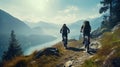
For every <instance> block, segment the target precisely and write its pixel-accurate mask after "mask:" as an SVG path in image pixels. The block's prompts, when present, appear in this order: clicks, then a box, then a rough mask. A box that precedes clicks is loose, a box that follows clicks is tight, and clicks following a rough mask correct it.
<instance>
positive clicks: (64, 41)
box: [63, 36, 67, 48]
mask: <svg viewBox="0 0 120 67" xmlns="http://www.w3.org/2000/svg"><path fill="white" fill-rule="evenodd" d="M63 44H64V47H65V48H67V36H63Z"/></svg>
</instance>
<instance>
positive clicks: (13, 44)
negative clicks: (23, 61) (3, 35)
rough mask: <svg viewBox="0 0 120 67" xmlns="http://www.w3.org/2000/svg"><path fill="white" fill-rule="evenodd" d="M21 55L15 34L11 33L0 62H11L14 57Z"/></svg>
mask: <svg viewBox="0 0 120 67" xmlns="http://www.w3.org/2000/svg"><path fill="white" fill-rule="evenodd" d="M22 54H23V52H22V49H21V47H20V44H19V43H18V41H17V39H16V36H15V33H14V31H13V30H12V31H11V37H10V42H9V47H8V50H7V51H5V52H4V54H3V57H2V60H3V61H4V60H11V59H12V58H14V57H16V56H21V55H22Z"/></svg>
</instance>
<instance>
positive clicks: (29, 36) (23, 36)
mask: <svg viewBox="0 0 120 67" xmlns="http://www.w3.org/2000/svg"><path fill="white" fill-rule="evenodd" d="M11 30H14V31H15V34H16V39H17V40H18V41H19V43H20V44H21V47H22V48H23V51H24V49H26V48H29V47H31V46H35V45H40V44H43V43H46V42H49V41H52V40H55V39H56V37H54V36H50V35H47V34H44V33H42V29H40V28H39V32H40V33H39V34H36V31H35V30H34V29H32V28H30V27H29V26H28V25H27V24H25V23H24V22H23V21H21V20H19V19H17V18H15V17H13V16H12V15H10V14H9V13H7V12H5V11H3V10H0V51H1V52H0V56H1V55H2V53H3V51H5V50H7V48H8V45H9V38H10V33H11Z"/></svg>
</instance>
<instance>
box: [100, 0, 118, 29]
mask: <svg viewBox="0 0 120 67" xmlns="http://www.w3.org/2000/svg"><path fill="white" fill-rule="evenodd" d="M100 3H101V4H102V5H103V6H102V7H101V8H100V10H99V13H100V14H101V13H105V12H106V11H107V10H108V9H109V16H108V17H109V20H108V22H109V24H108V25H109V26H108V28H113V27H114V26H115V25H116V24H117V23H118V22H119V21H120V19H119V18H120V0H102V1H101V2H100ZM105 26H107V25H105Z"/></svg>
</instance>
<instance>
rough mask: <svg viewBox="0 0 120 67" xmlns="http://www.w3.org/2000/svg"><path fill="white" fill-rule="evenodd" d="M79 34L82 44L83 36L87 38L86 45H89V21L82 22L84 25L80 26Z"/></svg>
mask: <svg viewBox="0 0 120 67" xmlns="http://www.w3.org/2000/svg"><path fill="white" fill-rule="evenodd" d="M80 32H82V33H83V44H84V40H85V36H88V43H89V44H90V32H91V26H90V23H89V21H84V24H83V25H82V27H81V30H80Z"/></svg>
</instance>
